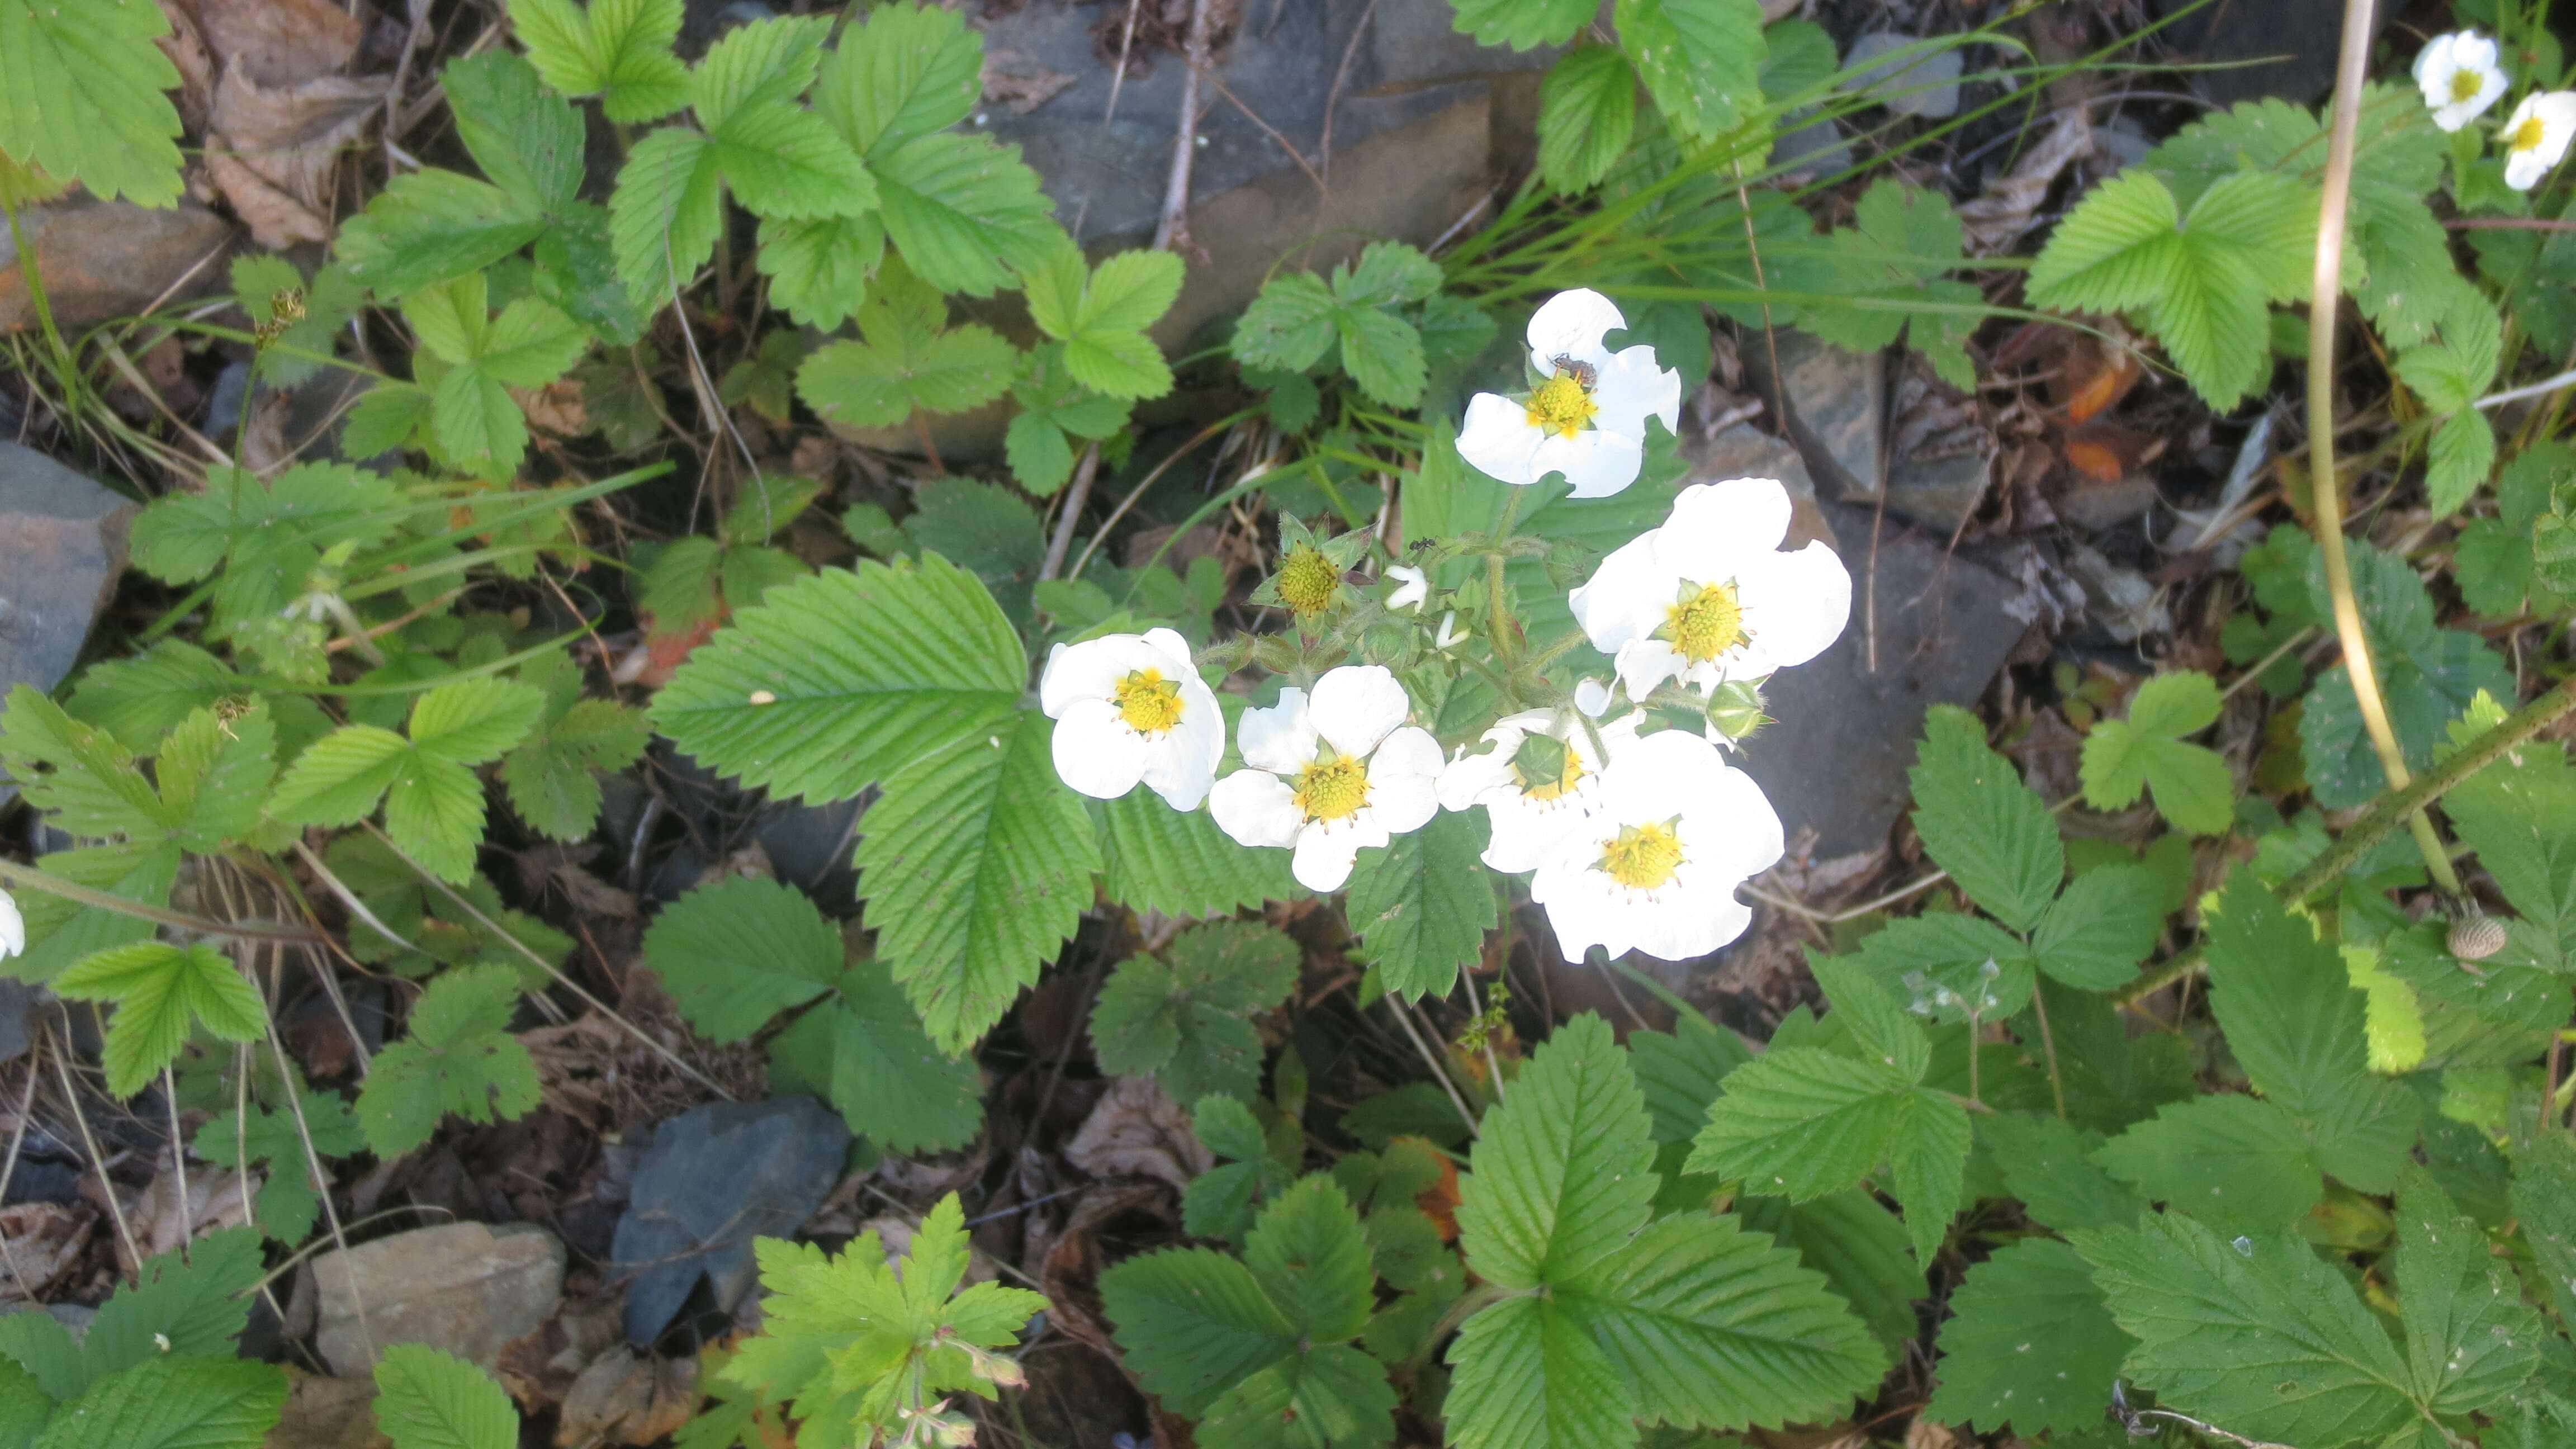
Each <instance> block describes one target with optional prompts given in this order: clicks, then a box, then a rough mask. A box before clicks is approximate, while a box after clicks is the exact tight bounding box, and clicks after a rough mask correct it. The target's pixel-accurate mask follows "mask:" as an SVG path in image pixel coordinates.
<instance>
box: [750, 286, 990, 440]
mask: <svg viewBox="0 0 2576 1449" xmlns="http://www.w3.org/2000/svg"><path fill="white" fill-rule="evenodd" d="M858 316H859V333H860V336H859V338H858V339H857V340H852V339H848V338H844V339H842V340H841V341H838V342H832V343H827V344H825V345H824V346H822V347H819V348H816V349H815V350H814V352H813V353H812V354H811V355H809V356H808V357H807V358H806V359H805V362H804V364H803V365H802V366H801V367H799V368H798V369H797V370H796V391H797V394H798V395H799V396H801V397H803V398H804V399H805V402H806V405H807V406H809V407H811V408H813V409H814V411H816V412H818V413H820V414H822V415H823V416H824V417H827V418H829V419H831V420H833V421H834V422H837V423H840V424H842V425H844V426H847V427H854V428H881V427H890V426H892V425H894V424H896V423H900V422H902V421H903V420H904V419H906V418H908V417H910V416H912V411H913V409H915V408H921V409H923V410H925V411H928V412H934V413H955V412H964V411H965V410H967V409H968V408H972V407H976V406H978V405H980V404H983V403H987V402H990V401H992V400H993V399H994V398H997V397H999V396H1001V395H1002V392H1003V390H1004V389H1005V388H1008V387H1009V386H1010V384H1011V369H1012V365H1013V363H1014V362H1015V361H1016V360H1017V357H1018V354H1017V353H1016V352H1015V351H1014V350H1013V349H1012V347H1011V344H1009V343H1008V342H1005V341H1003V340H1002V339H1001V337H1000V336H999V335H997V334H996V333H994V332H993V331H992V330H991V329H989V328H986V327H983V326H980V325H977V324H975V323H971V322H970V323H968V324H966V325H964V326H961V327H956V328H952V329H949V330H947V331H935V330H932V329H931V328H929V327H927V326H919V325H914V323H913V321H912V320H911V319H908V318H898V317H897V316H896V315H895V314H894V313H893V312H892V311H890V310H887V309H881V308H875V307H870V306H864V305H863V306H862V307H861V308H860V309H859V314H858Z"/></svg>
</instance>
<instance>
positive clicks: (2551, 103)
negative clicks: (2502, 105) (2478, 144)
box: [2503, 91, 2576, 191]
mask: <svg viewBox="0 0 2576 1449" xmlns="http://www.w3.org/2000/svg"><path fill="white" fill-rule="evenodd" d="M2503 139H2504V184H2505V185H2507V186H2510V187H2512V188H2513V189H2514V190H2516V191H2529V190H2530V189H2531V188H2533V187H2535V186H2537V185H2539V184H2540V178H2542V177H2544V176H2546V175H2548V174H2549V168H2550V167H2552V166H2555V165H2557V164H2558V162H2559V159H2560V158H2561V157H2564V156H2565V155H2566V154H2567V143H2568V141H2569V140H2571V139H2576V91H2534V92H2533V93H2532V94H2530V95H2527V96H2524V97H2523V98H2522V104H2521V105H2518V106H2516V107H2514V108H2513V116H2512V118H2511V119H2510V120H2507V121H2506V122H2505V123H2504V138H2503Z"/></svg>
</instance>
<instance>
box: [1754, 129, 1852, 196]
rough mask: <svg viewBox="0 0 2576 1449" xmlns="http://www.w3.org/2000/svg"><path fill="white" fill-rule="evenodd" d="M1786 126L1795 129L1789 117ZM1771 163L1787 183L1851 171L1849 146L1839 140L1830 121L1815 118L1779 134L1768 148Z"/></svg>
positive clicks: (1840, 133)
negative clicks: (1788, 125) (1769, 149)
mask: <svg viewBox="0 0 2576 1449" xmlns="http://www.w3.org/2000/svg"><path fill="white" fill-rule="evenodd" d="M1789 124H1791V125H1797V118H1796V117H1795V116H1792V117H1791V118H1790V121H1789ZM1771 162H1772V164H1773V165H1775V166H1778V167H1779V168H1780V174H1781V178H1782V179H1783V180H1787V181H1807V180H1813V179H1814V178H1816V177H1819V176H1831V175H1833V174H1834V173H1836V172H1838V171H1847V170H1849V169H1851V164H1852V151H1851V143H1850V142H1848V141H1845V140H1844V139H1843V132H1842V128H1841V127H1840V126H1837V125H1835V124H1834V120H1833V117H1831V116H1819V117H1817V118H1816V119H1815V120H1812V121H1809V122H1808V123H1807V124H1805V125H1803V126H1798V127H1797V129H1796V130H1792V131H1783V132H1782V133H1781V134H1780V139H1779V140H1777V141H1775V142H1773V143H1772V146H1771Z"/></svg>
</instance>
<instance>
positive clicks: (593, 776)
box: [501, 699, 652, 840]
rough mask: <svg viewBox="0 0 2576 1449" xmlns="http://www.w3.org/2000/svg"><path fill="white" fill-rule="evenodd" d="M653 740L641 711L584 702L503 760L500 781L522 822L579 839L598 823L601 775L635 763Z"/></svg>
mask: <svg viewBox="0 0 2576 1449" xmlns="http://www.w3.org/2000/svg"><path fill="white" fill-rule="evenodd" d="M651 742H652V733H651V731H649V730H648V729H646V728H645V726H644V717H643V714H642V713H641V712H640V711H638V710H636V709H634V708H632V707H630V706H627V705H624V704H620V703H618V702H617V701H616V700H613V699H585V700H582V701H581V702H580V703H578V704H575V705H574V706H572V708H571V709H569V710H567V711H565V712H564V714H563V716H562V718H560V719H557V720H555V721H553V722H552V723H550V724H547V725H544V726H543V727H541V728H540V730H539V732H538V734H537V737H536V738H534V739H532V740H529V741H528V742H526V743H525V744H522V745H520V746H519V747H518V748H517V749H514V750H512V751H511V752H510V753H509V754H508V755H507V756H506V757H504V758H503V760H502V761H501V783H502V784H503V785H504V786H506V787H507V788H508V789H509V792H510V804H511V806H512V808H514V809H516V810H517V811H518V812H519V818H520V819H522V820H524V821H526V822H527V823H528V824H529V826H530V827H532V828H533V829H535V830H536V831H537V833H539V834H541V835H546V836H550V837H552V838H554V839H556V840H579V839H581V838H582V837H584V836H586V835H588V834H590V830H591V827H592V826H593V825H594V824H596V823H597V822H598V820H599V803H600V791H599V779H598V776H599V774H600V773H601V772H615V771H618V770H622V769H624V768H626V767H627V766H628V765H631V764H633V763H635V761H636V760H638V759H639V758H641V757H642V756H643V754H644V748H645V746H646V745H648V744H650V743H651Z"/></svg>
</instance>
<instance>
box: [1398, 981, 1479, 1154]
mask: <svg viewBox="0 0 2576 1449" xmlns="http://www.w3.org/2000/svg"><path fill="white" fill-rule="evenodd" d="M1383 999H1384V1001H1385V1002H1386V1010H1387V1014H1388V1015H1389V1016H1392V1017H1394V1018H1395V1024H1396V1025H1397V1026H1400V1027H1403V1028H1404V1035H1405V1039H1406V1040H1408V1041H1410V1042H1412V1043H1413V1049H1414V1050H1415V1051H1417V1052H1420V1053H1422V1062H1423V1065H1425V1066H1427V1067H1429V1068H1431V1075H1432V1076H1433V1077H1435V1078H1437V1079H1438V1080H1439V1082H1440V1090H1441V1091H1444V1092H1446V1093H1448V1094H1449V1105H1450V1106H1452V1107H1455V1108H1457V1109H1458V1120H1459V1121H1461V1122H1464V1123H1466V1124H1467V1135H1468V1136H1470V1137H1475V1136H1479V1135H1481V1134H1479V1133H1478V1132H1477V1130H1476V1114H1475V1113H1473V1112H1470V1111H1468V1110H1467V1099H1466V1098H1464V1097H1462V1096H1460V1095H1458V1088H1457V1085H1456V1084H1455V1083H1453V1082H1451V1081H1450V1080H1449V1073H1448V1072H1447V1071H1445V1070H1443V1069H1442V1068H1441V1065H1440V1058H1439V1057H1438V1056H1436V1055H1434V1054H1433V1052H1432V1050H1431V1043H1429V1042H1427V1041H1424V1040H1423V1039H1422V1033H1421V1032H1420V1031H1418V1030H1416V1029H1415V1027H1414V1025H1413V1018H1412V1017H1411V1016H1409V1015H1407V1014H1406V1013H1405V1010H1404V999H1403V998H1402V997H1399V996H1397V995H1395V994H1394V993H1393V992H1389V993H1388V994H1387V995H1386V996H1385V997H1384V998H1383Z"/></svg>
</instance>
